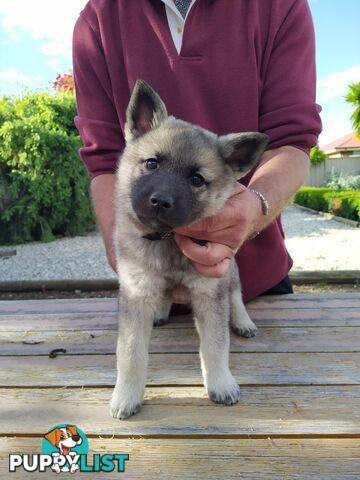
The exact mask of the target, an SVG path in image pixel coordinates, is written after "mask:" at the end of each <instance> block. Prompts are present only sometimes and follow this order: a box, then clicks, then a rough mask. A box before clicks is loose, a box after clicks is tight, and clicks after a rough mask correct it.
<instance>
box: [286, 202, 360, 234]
mask: <svg viewBox="0 0 360 480" xmlns="http://www.w3.org/2000/svg"><path fill="white" fill-rule="evenodd" d="M291 205H292V206H293V207H296V208H299V209H300V210H304V211H305V212H309V213H314V214H315V215H320V216H321V217H324V218H326V219H328V220H335V221H336V222H340V223H345V224H346V225H350V226H351V227H355V228H359V227H360V222H356V221H355V220H350V219H349V218H343V217H338V216H336V215H333V214H332V213H328V212H319V211H318V210H313V209H312V208H308V207H304V206H303V205H299V204H297V203H292V204H291Z"/></svg>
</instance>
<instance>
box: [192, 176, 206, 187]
mask: <svg viewBox="0 0 360 480" xmlns="http://www.w3.org/2000/svg"><path fill="white" fill-rule="evenodd" d="M191 183H192V184H193V185H194V187H201V185H204V183H205V180H204V177H203V176H201V175H200V173H195V175H193V176H192V177H191Z"/></svg>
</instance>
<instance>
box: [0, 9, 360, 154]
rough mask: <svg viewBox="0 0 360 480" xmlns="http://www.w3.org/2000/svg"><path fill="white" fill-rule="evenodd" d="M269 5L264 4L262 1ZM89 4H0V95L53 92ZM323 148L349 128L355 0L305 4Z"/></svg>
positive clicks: (356, 54)
mask: <svg viewBox="0 0 360 480" xmlns="http://www.w3.org/2000/svg"><path fill="white" fill-rule="evenodd" d="M264 1H267V0H264ZM86 2H87V0H61V2H55V1H54V0H0V94H18V93H19V92H20V91H21V89H22V88H24V87H27V88H29V89H31V90H44V89H51V84H52V82H53V81H54V80H55V77H56V75H57V74H58V73H67V72H68V71H69V70H70V69H71V37H72V30H73V26H74V23H75V21H76V18H77V16H78V14H79V12H80V11H81V10H82V8H83V7H84V5H85V4H86ZM309 5H310V9H311V12H312V15H313V20H314V25H315V35H316V52H317V53H316V61H317V79H318V80H317V102H318V103H319V104H320V105H321V106H322V113H321V118H322V121H323V133H322V134H321V136H320V141H319V143H320V145H325V144H327V143H329V142H331V141H333V140H335V139H337V138H339V137H341V136H343V135H346V134H347V133H349V132H350V131H351V130H352V127H351V121H350V119H349V117H350V115H351V112H352V107H351V106H350V105H348V104H347V103H346V102H345V100H344V95H345V94H346V91H347V86H348V84H349V83H351V82H357V81H360V49H359V33H358V32H359V22H360V1H359V0H309Z"/></svg>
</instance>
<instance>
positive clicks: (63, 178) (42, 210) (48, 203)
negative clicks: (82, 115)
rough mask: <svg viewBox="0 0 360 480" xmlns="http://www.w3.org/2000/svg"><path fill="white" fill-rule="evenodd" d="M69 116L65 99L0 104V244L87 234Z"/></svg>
mask: <svg viewBox="0 0 360 480" xmlns="http://www.w3.org/2000/svg"><path fill="white" fill-rule="evenodd" d="M74 115H75V100H74V97H73V96H71V95H68V94H63V95H59V94H55V95H51V94H49V93H37V94H34V93H25V94H23V95H22V96H21V97H19V98H12V97H2V98H1V99H0V244H6V243H21V242H27V241H32V240H42V241H50V240H52V239H54V236H55V235H77V234H83V233H85V232H86V231H88V230H89V229H91V228H93V225H94V220H93V216H92V212H91V204H90V199H89V195H88V184H89V181H88V175H87V173H86V171H85V169H84V167H83V165H82V163H81V161H80V160H79V157H78V155H77V150H78V148H79V147H80V145H81V142H80V138H79V135H78V133H77V131H76V129H75V126H74V123H73V117H74Z"/></svg>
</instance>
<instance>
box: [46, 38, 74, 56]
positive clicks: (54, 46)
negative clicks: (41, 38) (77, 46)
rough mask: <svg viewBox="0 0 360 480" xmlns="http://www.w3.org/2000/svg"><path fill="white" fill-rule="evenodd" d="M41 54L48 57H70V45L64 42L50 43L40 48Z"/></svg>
mask: <svg viewBox="0 0 360 480" xmlns="http://www.w3.org/2000/svg"><path fill="white" fill-rule="evenodd" d="M40 50H41V52H42V53H43V54H44V55H45V56H47V57H65V58H66V57H70V55H71V48H70V45H66V43H64V42H49V43H45V44H44V45H42V46H41V48H40Z"/></svg>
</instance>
